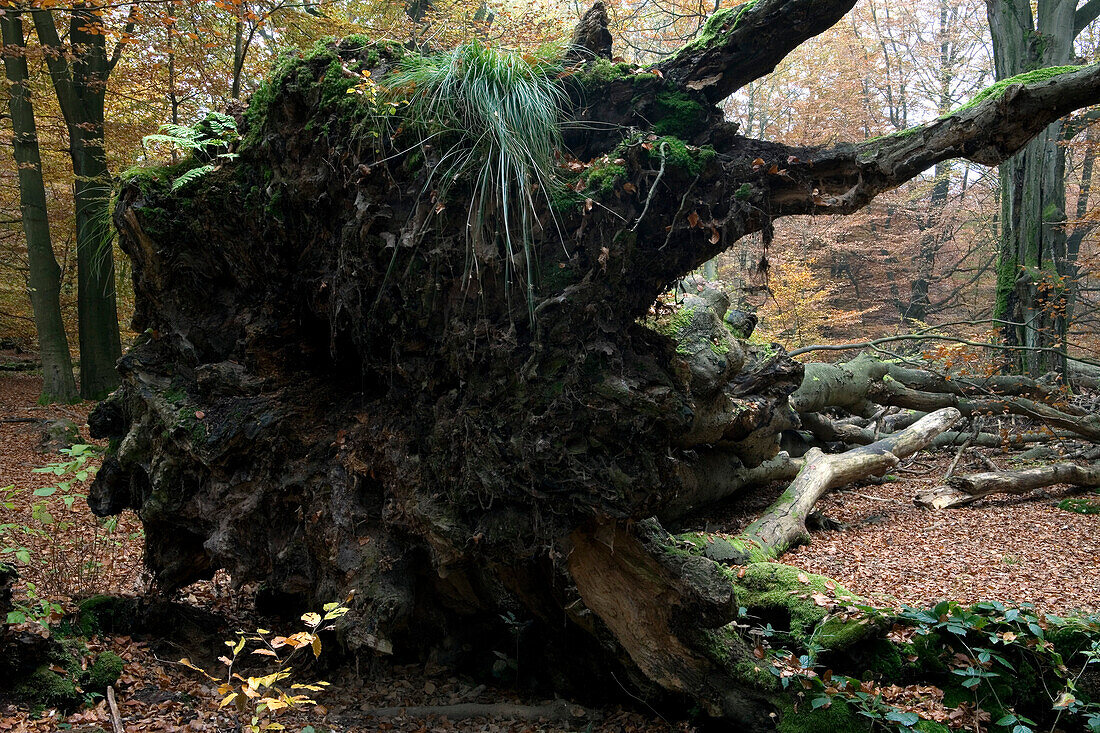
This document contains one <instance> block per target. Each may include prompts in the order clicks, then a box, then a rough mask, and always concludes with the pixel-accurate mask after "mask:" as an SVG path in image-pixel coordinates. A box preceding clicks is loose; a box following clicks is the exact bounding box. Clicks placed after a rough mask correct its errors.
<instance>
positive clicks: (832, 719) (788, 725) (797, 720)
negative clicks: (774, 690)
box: [776, 696, 871, 733]
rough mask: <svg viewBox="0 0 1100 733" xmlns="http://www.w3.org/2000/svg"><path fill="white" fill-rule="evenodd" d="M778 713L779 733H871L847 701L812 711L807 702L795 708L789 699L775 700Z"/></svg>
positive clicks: (838, 700) (866, 720)
mask: <svg viewBox="0 0 1100 733" xmlns="http://www.w3.org/2000/svg"><path fill="white" fill-rule="evenodd" d="M776 707H777V708H778V709H779V723H778V724H777V725H776V729H777V730H778V731H779V733H824V732H825V731H828V732H829V733H868V732H869V731H870V730H871V723H870V721H869V720H868V719H867V718H865V717H863V716H861V715H859V714H858V713H857V712H856V711H855V710H853V709H852V706H851V705H849V704H848V703H847V702H845V701H844V700H840V699H834V700H833V701H832V702H831V704H829V706H828V707H820V708H816V709H815V708H813V707H811V705H810V702H809V701H808V700H804V701H802V702H800V703H799V704H798V706H797V709H796V708H795V705H794V703H793V702H792V701H791V699H790V698H789V697H786V696H784V697H780V698H777V700H776Z"/></svg>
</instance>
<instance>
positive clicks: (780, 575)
mask: <svg viewBox="0 0 1100 733" xmlns="http://www.w3.org/2000/svg"><path fill="white" fill-rule="evenodd" d="M744 570H745V574H744V576H743V577H741V578H739V579H738V580H737V587H736V593H737V602H738V603H739V604H740V605H741V606H744V607H746V608H748V609H749V611H750V613H752V614H753V615H756V616H759V617H761V618H762V619H764V620H766V621H768V622H770V623H771V624H772V626H773V627H774V628H777V629H779V628H782V626H783V625H784V623H785V622H789V631H790V635H791V637H792V638H793V639H795V640H796V641H798V642H800V643H802V644H807V643H809V642H810V641H811V639H812V640H813V641H815V642H816V643H818V644H820V645H821V646H822V647H824V648H826V649H833V650H838V649H843V648H845V647H847V646H851V645H852V644H854V643H855V642H857V641H860V640H861V639H863V638H865V637H866V636H867V634H868V632H869V630H870V629H871V627H870V626H869V625H867V624H860V623H858V622H857V621H847V620H841V619H840V618H838V617H836V616H834V615H831V614H830V613H829V610H828V609H827V608H825V607H823V606H819V605H817V603H816V602H815V601H814V598H813V596H814V595H818V596H822V595H823V596H826V597H827V598H830V599H833V598H835V599H837V600H840V601H844V600H848V601H851V602H859V597H858V596H856V595H855V594H854V593H852V592H851V591H849V590H847V589H846V588H844V587H842V586H840V585H837V584H835V582H834V581H832V580H831V579H829V578H826V577H825V576H823V575H815V574H813V573H807V572H805V571H803V570H800V569H799V568H796V567H792V566H790V565H782V564H780V563H774V562H764V563H753V564H751V565H747V566H745V568H744ZM803 579H804V580H805V582H803ZM829 584H833V586H834V587H833V588H830V587H829Z"/></svg>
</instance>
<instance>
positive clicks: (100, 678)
mask: <svg viewBox="0 0 1100 733" xmlns="http://www.w3.org/2000/svg"><path fill="white" fill-rule="evenodd" d="M125 666H126V665H125V663H124V662H123V661H122V657H120V656H118V655H117V654H115V653H114V652H103V653H102V654H100V655H99V656H98V657H96V660H95V663H94V664H92V666H91V667H89V668H88V671H87V672H85V673H84V675H83V687H84V691H85V692H94V693H96V694H99V695H106V694H107V688H108V687H110V686H112V685H114V684H115V683H116V682H118V678H119V677H121V676H122V669H123V667H125Z"/></svg>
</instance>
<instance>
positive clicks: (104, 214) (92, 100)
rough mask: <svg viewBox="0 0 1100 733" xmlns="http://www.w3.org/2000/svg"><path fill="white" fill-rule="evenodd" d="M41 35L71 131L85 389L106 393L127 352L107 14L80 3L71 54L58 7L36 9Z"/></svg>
mask: <svg viewBox="0 0 1100 733" xmlns="http://www.w3.org/2000/svg"><path fill="white" fill-rule="evenodd" d="M32 17H33V18H34V25H35V29H36V31H37V32H38V40H39V42H40V43H41V44H42V46H43V48H44V49H45V51H46V64H47V66H48V68H49V71H50V78H51V80H52V82H53V86H54V91H55V92H56V94H57V100H58V103H59V104H60V106H61V112H62V114H63V116H64V117H65V124H66V126H67V128H68V131H69V156H70V158H71V159H72V165H73V176H74V177H75V179H76V180H75V182H74V183H73V199H74V204H75V210H76V259H77V296H76V297H77V320H78V332H79V340H80V394H81V396H82V397H84V398H85V399H101V398H103V397H105V396H106V395H107V394H108V393H109V392H110V391H111V390H113V389H114V388H115V387H117V386H118V384H119V377H118V373H117V372H116V371H115V363H116V362H117V361H118V358H119V356H121V354H122V346H121V342H120V338H119V329H118V308H117V307H116V297H115V260H114V233H113V231H112V229H111V215H110V211H109V202H110V199H111V190H112V188H113V183H112V181H111V173H110V170H109V169H108V167H107V154H106V151H105V150H104V148H103V112H104V101H105V99H106V93H107V78H108V76H109V75H110V73H111V68H112V67H113V64H114V61H115V60H112V59H109V58H108V57H107V48H106V40H105V35H104V34H103V33H101V32H98V31H99V30H102V20H101V19H100V18H99V17H98V16H97V15H96V14H95V11H94V9H93V8H92V7H90V6H87V5H84V4H82V3H77V6H76V7H75V8H74V9H73V10H72V21H71V22H70V24H69V48H70V49H71V48H76V49H79V51H78V52H77V53H76V54H75V55H74V56H73V57H72V61H71V62H70V61H69V60H68V58H69V55H68V50H67V49H66V47H65V46H64V45H63V44H62V43H61V39H60V38H59V37H58V34H57V27H56V26H55V24H54V17H53V12H52V11H49V10H36V11H33V12H32Z"/></svg>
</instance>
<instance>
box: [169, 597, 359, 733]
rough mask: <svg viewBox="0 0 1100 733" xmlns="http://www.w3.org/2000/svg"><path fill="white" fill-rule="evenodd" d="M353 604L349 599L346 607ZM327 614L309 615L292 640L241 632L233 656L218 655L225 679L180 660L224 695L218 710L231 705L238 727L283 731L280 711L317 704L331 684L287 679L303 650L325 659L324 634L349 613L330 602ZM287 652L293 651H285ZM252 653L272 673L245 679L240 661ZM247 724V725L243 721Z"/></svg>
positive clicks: (260, 632)
mask: <svg viewBox="0 0 1100 733" xmlns="http://www.w3.org/2000/svg"><path fill="white" fill-rule="evenodd" d="M350 601H351V596H348V598H347V600H345V603H348V602H350ZM322 610H323V615H322V614H320V613H313V612H310V613H306V614H303V615H302V621H303V622H304V623H305V625H306V628H305V629H304V630H302V631H298V632H296V633H294V634H291V635H290V636H278V635H275V634H274V633H273V632H271V631H269V630H268V629H256V630H255V631H254V632H241V633H238V634H237V638H236V639H235V640H232V641H226V642H225V645H226V646H228V647H229V648H230V650H231V652H230V653H229V654H228V655H224V656H221V657H219V658H218V659H219V661H221V662H222V664H224V665H225V667H226V670H225V675H224V677H216V676H214V675H211V674H210V673H209V672H207V671H206V670H204V669H202V668H201V667H198V666H196V665H195V664H193V663H192V662H191V660H189V659H186V658H184V659H181V660H180V661H179V663H180V664H182V665H183V666H185V667H187V668H189V669H193V670H195V671H196V672H199V673H201V674H202V675H203V676H205V677H206V678H207V679H209V680H210V681H211V682H214V683H216V684H217V685H218V694H219V695H221V696H222V699H221V702H220V703H219V707H223V708H224V707H230V706H231V707H232V709H234V710H235V711H236V713H237V719H238V725H239V726H240V728H241V729H243V730H247V731H249V732H250V733H259V732H260V731H267V730H285V726H283V724H282V723H279V722H277V721H276V720H274V717H276V716H277V714H278V713H279V711H281V710H285V709H287V708H298V707H301V706H305V705H316V704H317V701H316V700H314V699H313V698H312V697H311V695H312V694H314V693H317V692H320V691H321V690H322V689H324V688H325V687H327V686H328V683H327V682H313V683H301V682H293V683H289V684H287V681H288V680H289V679H290V678H291V677H292V676H293V674H294V669H293V664H292V663H293V662H294V661H296V659H297V658H298V657H299V656H300V653H302V651H303V650H305V649H308V650H310V651H312V652H313V656H314V657H315V658H316V657H320V656H321V636H320V635H321V632H322V631H325V630H326V629H329V628H331V627H332V626H334V625H335V624H336V621H337V619H339V618H340V617H341V616H343V615H344V614H346V613H347V612H348V610H349V609H348V608H347V606H344V605H341V604H339V603H326V604H325V606H324V608H323V609H322ZM287 650H289V652H288V651H287ZM252 655H256V656H261V657H266V658H267V659H269V660H270V662H271V664H272V666H273V667H274V670H273V671H270V672H268V673H267V674H262V675H259V676H245V675H243V674H241V673H240V672H239V671H238V670H239V668H240V667H241V666H242V664H241V663H242V661H243V659H245V658H246V657H250V656H252ZM245 720H247V722H243V723H242V721H245Z"/></svg>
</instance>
